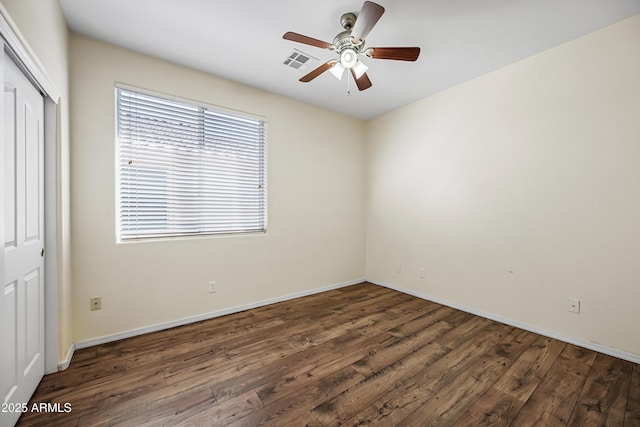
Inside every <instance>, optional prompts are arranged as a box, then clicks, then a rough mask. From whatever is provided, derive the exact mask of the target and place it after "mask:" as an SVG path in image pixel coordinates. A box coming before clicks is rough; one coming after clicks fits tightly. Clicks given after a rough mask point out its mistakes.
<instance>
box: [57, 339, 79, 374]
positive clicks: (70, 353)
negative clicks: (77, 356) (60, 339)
mask: <svg viewBox="0 0 640 427" xmlns="http://www.w3.org/2000/svg"><path fill="white" fill-rule="evenodd" d="M75 351H76V346H75V344H71V345H70V346H69V350H68V351H67V355H66V356H65V358H64V360H62V361H60V364H59V365H58V370H59V371H64V370H65V369H67V368H68V367H69V365H70V364H71V359H72V358H73V353H75Z"/></svg>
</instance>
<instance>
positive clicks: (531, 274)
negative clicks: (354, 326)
mask: <svg viewBox="0 0 640 427" xmlns="http://www.w3.org/2000/svg"><path fill="white" fill-rule="evenodd" d="M638 41H640V15H637V16H635V17H632V18H630V19H627V20H625V21H621V22H620V23H618V24H615V25H612V26H610V27H607V28H604V29H602V30H599V31H596V32H594V33H591V34H589V35H587V36H584V37H581V38H579V39H576V40H574V41H571V42H569V43H566V44H564V45H562V46H559V47H557V48H554V49H551V50H549V51H546V52H543V53H541V54H539V55H536V56H534V57H532V58H529V59H527V60H524V61H521V62H519V63H516V64H513V65H511V66H508V67H505V68H503V69H501V70H499V71H496V72H493V73H491V74H488V75H486V76H484V77H481V78H478V79H476V80H473V81H470V82H467V83H465V84H463V85H460V86H458V87H455V88H453V89H451V90H448V91H446V92H443V93H440V94H438V95H435V96H432V97H430V98H427V99H424V100H421V101H419V102H417V103H415V104H413V105H409V106H406V107H404V108H401V109H399V110H397V111H395V112H392V113H389V114H386V115H384V116H381V117H379V118H377V119H375V120H372V121H371V122H369V123H368V124H367V129H366V130H367V145H366V182H367V187H366V225H367V226H366V237H367V243H366V250H367V277H368V278H370V279H372V280H375V281H377V282H380V283H388V284H392V285H394V286H396V287H399V288H403V289H407V290H409V291H411V292H414V293H420V294H422V295H426V296H430V297H433V298H437V299H440V300H445V301H449V302H451V303H454V304H456V305H458V306H462V307H466V308H469V309H472V310H476V311H479V312H483V313H487V314H490V315H492V316H496V317H502V318H506V319H509V320H510V321H513V322H520V323H523V324H525V325H528V326H530V327H533V328H537V329H539V330H545V331H549V332H551V333H553V334H558V335H560V336H563V337H566V338H570V339H574V340H580V341H582V342H587V343H594V344H599V345H602V346H605V347H608V348H611V349H615V350H619V351H623V352H627V353H631V354H634V355H636V356H638V355H640V340H639V339H638V333H637V326H638V325H639V324H640V310H638V301H640V282H639V278H640V189H639V184H640V78H639V76H640V49H638ZM398 264H402V271H401V273H398V272H397V271H396V270H397V265H398ZM421 267H424V268H425V278H424V279H421V278H419V277H418V274H417V273H418V269H419V268H421ZM573 297H575V298H579V299H581V300H582V312H581V314H579V315H575V314H571V313H569V312H568V310H567V308H568V301H567V300H568V298H573Z"/></svg>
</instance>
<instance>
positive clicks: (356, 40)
mask: <svg viewBox="0 0 640 427" xmlns="http://www.w3.org/2000/svg"><path fill="white" fill-rule="evenodd" d="M383 13H384V7H382V6H380V5H379V4H376V3H374V2H371V1H365V2H364V4H363V5H362V9H360V13H359V14H358V15H356V14H354V13H350V12H349V13H345V14H343V15H342V16H341V17H340V24H341V25H342V27H343V28H344V29H345V31H342V32H341V33H338V35H336V36H335V38H334V39H333V43H327V42H324V41H322V40H318V39H314V38H312V37H308V36H304V35H302V34H298V33H294V32H291V31H289V32H287V33H285V34H284V35H283V36H282V38H284V39H286V40H291V41H294V42H298V43H303V44H307V45H309V46H315V47H319V48H321V49H329V50H333V51H335V52H336V53H337V54H338V58H337V59H332V60H330V61H327V62H326V63H324V64H322V65H320V66H319V67H318V68H316V69H315V70H313V71H311V72H310V73H309V74H307V75H305V76H303V77H302V78H300V81H301V82H304V83H307V82H310V81H311V80H313V79H315V78H316V77H318V76H319V75H320V74H322V73H324V72H325V71H327V70H329V72H331V74H333V75H334V76H335V77H336V78H337V79H338V80H341V79H342V76H343V75H344V71H345V70H347V69H348V70H349V71H350V72H351V75H352V76H353V79H354V80H355V82H356V86H358V89H359V90H365V89H368V88H370V87H371V85H372V83H371V80H369V77H368V76H367V70H368V69H369V67H367V66H366V65H365V64H364V63H363V62H362V61H360V59H358V57H359V56H365V57H367V58H374V59H393V60H398V61H415V60H416V59H418V56H419V55H420V48H419V47H369V48H366V49H365V47H364V40H365V38H366V37H367V35H368V34H369V32H370V31H371V29H372V28H373V27H374V25H376V23H377V22H378V20H379V19H380V17H381V16H382V14H383Z"/></svg>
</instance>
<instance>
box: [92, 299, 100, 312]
mask: <svg viewBox="0 0 640 427" xmlns="http://www.w3.org/2000/svg"><path fill="white" fill-rule="evenodd" d="M89 309H90V310H91V311H96V310H102V297H93V298H90V299H89Z"/></svg>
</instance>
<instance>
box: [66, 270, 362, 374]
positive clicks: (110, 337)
mask: <svg viewBox="0 0 640 427" xmlns="http://www.w3.org/2000/svg"><path fill="white" fill-rule="evenodd" d="M364 281H365V279H364V278H360V279H355V280H351V281H348V282H342V283H336V284H334V285H329V286H323V287H321V288H316V289H311V290H308V291H303V292H297V293H295V294H288V295H283V296H279V297H275V298H269V299H266V300H262V301H257V302H253V303H249V304H244V305H240V306H237V307H232V308H226V309H223V310H218V311H214V312H211V313H204V314H199V315H197V316H190V317H185V318H182V319H177V320H172V321H169V322H164V323H159V324H156V325H151V326H145V327H142V328H136V329H131V330H129V331H125V332H120V333H117V334H112V335H105V336H102V337H98V338H93V339H90V340H86V341H81V342H77V343H75V345H74V346H73V347H74V349H81V348H87V347H92V346H94V345H99V344H105V343H108V342H113V341H118V340H122V339H125V338H131V337H135V336H138V335H144V334H148V333H150V332H157V331H162V330H164V329H170V328H175V327H176V326H182V325H187V324H189V323H195V322H200V321H202V320H208V319H213V318H214V317H220V316H226V315H227V314H233V313H239V312H241V311H245V310H250V309H252V308H257V307H262V306H265V305H269V304H275V303H278V302H282V301H287V300H290V299H295V298H300V297H305V296H309V295H314V294H319V293H321V292H326V291H330V290H333V289H339V288H343V287H346V286H351V285H355V284H358V283H362V282H364ZM69 351H70V355H71V356H72V355H73V351H71V349H69ZM67 360H68V361H67V363H66V366H67V367H68V366H69V362H71V357H68V358H67ZM61 369H62V368H61ZM65 369H66V367H65Z"/></svg>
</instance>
